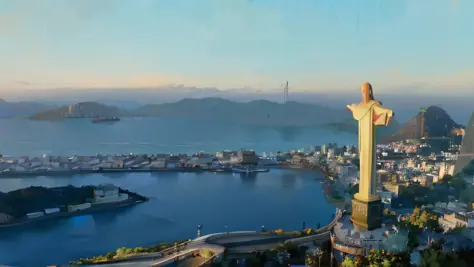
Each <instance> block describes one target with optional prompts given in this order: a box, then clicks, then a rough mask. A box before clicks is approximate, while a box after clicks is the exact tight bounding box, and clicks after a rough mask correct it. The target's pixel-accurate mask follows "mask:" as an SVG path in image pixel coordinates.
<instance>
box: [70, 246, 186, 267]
mask: <svg viewBox="0 0 474 267" xmlns="http://www.w3.org/2000/svg"><path fill="white" fill-rule="evenodd" d="M185 242H187V240H182V241H178V242H176V244H178V245H180V244H182V243H185ZM173 246H174V244H168V243H163V244H159V245H156V246H153V247H149V248H145V247H136V248H127V247H121V248H118V249H117V250H116V251H114V252H109V253H107V254H105V255H99V256H94V257H91V258H81V259H79V260H77V261H71V262H70V264H72V265H88V264H97V263H106V262H116V261H121V260H124V259H127V258H129V257H131V256H135V255H141V254H148V253H155V252H161V251H163V250H165V249H167V248H172V247H173ZM173 252H174V251H170V252H169V253H173Z"/></svg>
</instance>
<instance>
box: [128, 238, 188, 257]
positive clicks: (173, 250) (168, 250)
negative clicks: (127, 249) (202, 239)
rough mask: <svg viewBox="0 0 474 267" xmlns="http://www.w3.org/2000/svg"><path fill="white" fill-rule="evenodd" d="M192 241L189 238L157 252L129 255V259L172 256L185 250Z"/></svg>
mask: <svg viewBox="0 0 474 267" xmlns="http://www.w3.org/2000/svg"><path fill="white" fill-rule="evenodd" d="M191 242H192V240H188V241H185V242H182V243H178V244H176V246H170V247H167V248H165V249H163V250H160V251H157V252H149V253H137V254H135V255H132V256H129V257H127V260H135V259H140V258H144V257H150V258H152V259H158V258H162V257H165V256H170V255H173V254H176V253H179V252H181V251H183V250H185V249H186V246H187V245H188V244H189V243H191Z"/></svg>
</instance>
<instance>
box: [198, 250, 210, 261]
mask: <svg viewBox="0 0 474 267" xmlns="http://www.w3.org/2000/svg"><path fill="white" fill-rule="evenodd" d="M199 255H200V256H201V257H203V258H204V259H206V260H207V259H209V258H211V257H212V256H214V252H213V251H211V250H209V249H201V250H200V251H199Z"/></svg>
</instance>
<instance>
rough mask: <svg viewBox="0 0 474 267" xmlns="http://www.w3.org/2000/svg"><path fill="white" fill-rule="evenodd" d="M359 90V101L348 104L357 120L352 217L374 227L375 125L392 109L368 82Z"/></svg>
mask: <svg viewBox="0 0 474 267" xmlns="http://www.w3.org/2000/svg"><path fill="white" fill-rule="evenodd" d="M361 91H362V102H360V103H359V104H352V105H347V108H348V109H349V110H350V111H352V115H353V117H354V119H355V120H357V121H359V159H360V177H359V193H357V194H355V196H354V199H353V200H352V217H351V220H352V222H353V223H354V224H356V225H358V226H362V227H364V228H368V229H374V228H378V227H380V217H381V213H382V209H381V203H380V197H379V196H377V195H376V192H375V188H376V179H375V178H376V176H375V174H376V173H375V165H376V163H377V162H376V153H375V152H376V138H375V137H376V135H375V128H376V127H375V126H388V124H389V122H390V120H391V118H392V117H393V116H394V113H393V111H392V110H390V109H386V108H383V107H382V103H381V102H379V101H377V100H375V99H374V93H373V90H372V86H371V85H370V83H364V84H362V87H361Z"/></svg>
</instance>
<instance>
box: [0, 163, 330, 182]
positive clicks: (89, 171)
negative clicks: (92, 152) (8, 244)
mask: <svg viewBox="0 0 474 267" xmlns="http://www.w3.org/2000/svg"><path fill="white" fill-rule="evenodd" d="M262 167H265V168H268V169H273V168H280V169H297V170H301V171H314V172H321V170H320V169H319V168H315V167H307V166H299V165H284V164H281V165H268V166H267V165H262ZM155 172H183V173H199V172H223V173H233V171H232V169H230V168H224V169H204V168H195V167H175V168H142V169H101V170H92V169H81V170H57V171H54V170H49V171H21V172H20V171H9V172H3V173H0V179H2V178H22V177H36V176H74V175H87V174H94V173H155ZM321 180H323V179H321Z"/></svg>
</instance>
